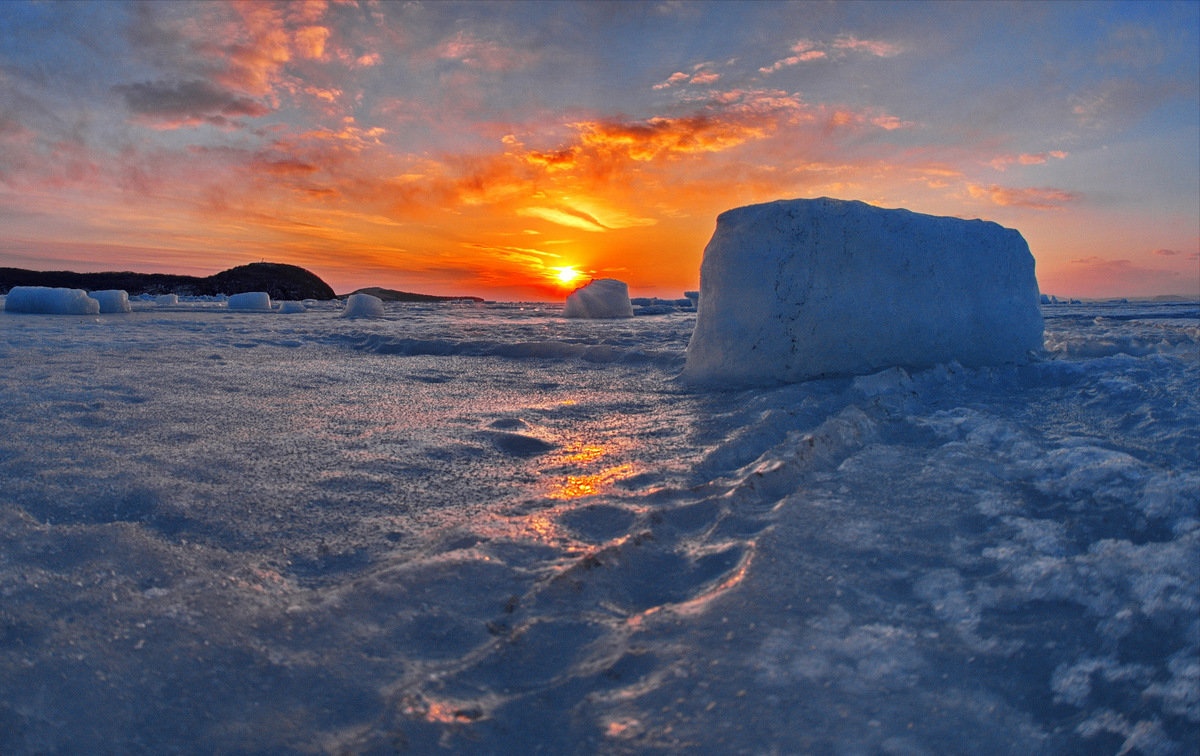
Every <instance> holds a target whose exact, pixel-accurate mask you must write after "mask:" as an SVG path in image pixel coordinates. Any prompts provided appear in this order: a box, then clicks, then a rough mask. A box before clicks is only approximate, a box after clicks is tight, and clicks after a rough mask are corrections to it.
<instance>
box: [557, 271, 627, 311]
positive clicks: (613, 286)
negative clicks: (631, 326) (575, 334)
mask: <svg viewBox="0 0 1200 756" xmlns="http://www.w3.org/2000/svg"><path fill="white" fill-rule="evenodd" d="M563 315H564V316H565V317H568V318H632V317H633V305H631V304H630V302H629V287H628V286H626V285H625V282H624V281H618V280H616V279H615V278H597V279H595V280H593V281H592V282H591V283H589V284H587V285H586V286H582V287H580V288H578V289H576V290H575V291H573V292H571V294H570V296H568V297H567V306H566V308H565V309H564V310H563Z"/></svg>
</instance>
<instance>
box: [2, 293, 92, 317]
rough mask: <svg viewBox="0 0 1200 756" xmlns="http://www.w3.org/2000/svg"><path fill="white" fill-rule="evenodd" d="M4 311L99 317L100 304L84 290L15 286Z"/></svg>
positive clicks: (5, 303)
mask: <svg viewBox="0 0 1200 756" xmlns="http://www.w3.org/2000/svg"><path fill="white" fill-rule="evenodd" d="M4 310H5V312H33V313H43V314H51V315H98V314H100V303H99V302H97V301H96V300H94V299H92V298H91V297H89V296H88V295H87V292H86V291H84V290H83V289H60V288H54V287H50V286H14V287H13V288H12V289H11V290H10V291H9V292H8V297H7V298H6V299H5V300H4Z"/></svg>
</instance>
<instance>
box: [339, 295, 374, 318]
mask: <svg viewBox="0 0 1200 756" xmlns="http://www.w3.org/2000/svg"><path fill="white" fill-rule="evenodd" d="M342 316H343V317H347V318H382V317H383V300H382V299H380V298H379V297H377V296H374V295H372V294H351V295H350V298H349V299H347V300H346V309H345V310H344V311H343V312H342Z"/></svg>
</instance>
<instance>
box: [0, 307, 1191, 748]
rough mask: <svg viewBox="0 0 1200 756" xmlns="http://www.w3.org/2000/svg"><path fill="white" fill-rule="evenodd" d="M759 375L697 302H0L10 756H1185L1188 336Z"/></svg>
mask: <svg viewBox="0 0 1200 756" xmlns="http://www.w3.org/2000/svg"><path fill="white" fill-rule="evenodd" d="M1043 314H1044V315H1045V318H1046V319H1045V326H1046V346H1047V355H1046V357H1045V359H1042V360H1040V361H1036V362H1033V363H1031V364H1027V365H1022V366H1017V367H1013V366H1009V367H992V368H978V369H965V368H961V367H958V366H955V365H943V366H939V367H935V368H932V369H928V370H923V371H917V372H911V373H909V372H904V371H900V370H884V371H882V372H879V373H876V374H874V375H870V376H865V377H859V378H841V379H829V380H819V381H810V382H806V383H799V384H794V385H790V386H784V387H779V388H771V389H753V390H741V391H717V390H705V389H703V388H698V387H695V386H691V385H687V384H684V383H682V382H680V381H679V380H677V376H678V374H679V372H680V370H681V369H682V367H683V364H684V355H685V350H686V346H687V342H688V338H689V336H690V334H691V331H692V326H693V324H694V322H695V315H694V314H692V313H679V312H677V313H668V314H663V315H655V316H647V317H638V318H632V319H625V320H620V321H590V320H573V319H572V320H568V319H565V318H563V317H561V316H562V308H561V307H554V306H519V305H398V304H387V305H385V316H384V317H383V318H377V319H347V318H342V317H340V311H339V310H338V309H337V308H335V307H333V306H331V305H314V306H311V307H310V308H309V310H308V311H307V312H303V313H296V314H293V315H288V316H281V315H278V314H273V313H269V312H263V313H252V312H237V311H232V312H231V311H229V310H227V309H223V308H220V309H218V308H216V307H213V306H209V305H206V304H191V303H188V302H180V303H178V304H177V305H175V306H170V307H162V306H159V305H156V304H154V303H152V302H141V301H134V302H133V312H132V313H128V314H113V315H98V316H97V315H91V316H71V315H25V314H16V313H0V365H2V366H3V370H0V753H4V754H33V753H54V752H57V753H99V752H109V753H169V752H178V753H219V752H224V753H229V752H240V753H252V752H253V753H257V752H295V753H395V752H400V753H406V752H412V753H427V752H443V751H444V752H448V753H450V752H462V753H467V752H469V753H580V754H591V753H618V754H619V753H664V754H665V753H680V752H696V753H700V752H705V753H752V754H758V753H851V754H856V753H863V754H873V753H897V754H899V753H904V754H911V753H934V754H942V753H964V754H965V753H971V754H979V753H1039V752H1040V753H1114V754H1115V753H1121V752H1129V753H1132V752H1142V753H1149V754H1157V753H1185V754H1187V753H1195V752H1196V748H1197V741H1198V738H1200V658H1198V651H1197V649H1198V645H1200V588H1198V575H1197V573H1198V571H1200V512H1198V507H1200V503H1198V502H1200V365H1198V361H1200V355H1198V352H1200V320H1198V318H1200V312H1198V309H1197V307H1196V306H1195V305H1169V304H1157V305H1137V304H1132V305H1120V306H1115V305H1114V306H1108V305H1081V306H1065V305H1053V306H1047V307H1044V308H1043Z"/></svg>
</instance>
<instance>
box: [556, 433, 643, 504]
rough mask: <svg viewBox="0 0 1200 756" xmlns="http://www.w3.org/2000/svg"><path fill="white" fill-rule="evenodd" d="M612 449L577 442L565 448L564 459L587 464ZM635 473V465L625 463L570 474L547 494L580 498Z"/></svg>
mask: <svg viewBox="0 0 1200 756" xmlns="http://www.w3.org/2000/svg"><path fill="white" fill-rule="evenodd" d="M609 451H610V449H609V448H607V447H605V446H602V445H600V444H595V443H588V442H582V441H581V442H577V443H574V444H571V445H569V446H567V447H566V448H565V449H564V450H563V456H562V461H563V462H566V463H572V464H587V463H590V462H595V461H596V460H598V459H600V458H602V457H604V456H606V455H607V454H608V453H609ZM632 474H633V465H632V464H630V463H624V464H620V465H613V466H611V467H606V468H605V469H603V470H600V471H599V472H595V473H583V474H578V475H571V474H568V475H567V476H566V479H565V480H563V481H562V482H560V483H557V484H556V485H555V486H554V487H553V488H552V489H551V491H550V493H548V494H547V496H548V497H549V498H551V499H568V500H569V499H579V498H582V497H584V496H593V495H595V494H598V493H601V492H603V491H604V490H605V489H607V488H608V487H609V486H610V485H612V484H613V483H614V482H616V481H618V480H621V479H622V478H628V477H629V476H630V475H632Z"/></svg>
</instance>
